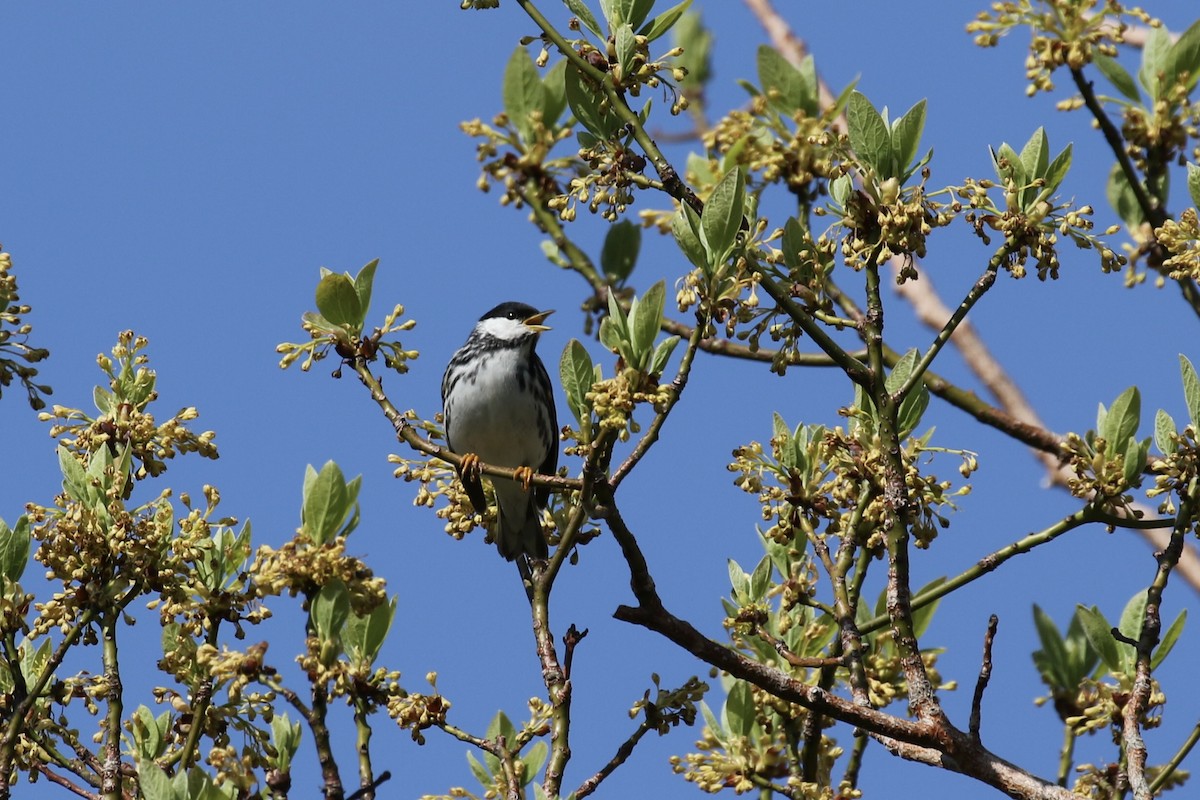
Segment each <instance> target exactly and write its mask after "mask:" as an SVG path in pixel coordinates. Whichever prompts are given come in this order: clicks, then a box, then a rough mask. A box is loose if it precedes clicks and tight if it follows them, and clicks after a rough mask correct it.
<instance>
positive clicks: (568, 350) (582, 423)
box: [558, 339, 595, 435]
mask: <svg viewBox="0 0 1200 800" xmlns="http://www.w3.org/2000/svg"><path fill="white" fill-rule="evenodd" d="M594 369H595V368H594V366H593V364H592V357H591V356H590V355H589V354H588V351H587V348H586V347H584V346H583V344H582V343H581V342H580V341H579V340H578V339H572V340H571V341H569V342H567V346H566V347H564V348H563V354H562V358H560V359H559V361H558V375H559V379H560V380H561V381H562V387H563V393H564V394H566V396H567V406H568V407H569V408H570V409H571V413H572V414H574V415H575V421H576V422H578V423H579V430H580V433H582V434H584V435H587V434H588V433H589V431H590V428H591V425H590V422H591V414H592V405H591V403H590V402H588V399H587V393H588V392H590V391H591V390H592V384H593V382H594V375H595V371H594Z"/></svg>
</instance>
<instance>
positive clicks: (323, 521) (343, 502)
mask: <svg viewBox="0 0 1200 800" xmlns="http://www.w3.org/2000/svg"><path fill="white" fill-rule="evenodd" d="M349 511H350V499H349V497H348V495H347V492H346V481H345V477H344V476H343V475H342V470H341V468H340V467H339V466H338V465H337V464H336V463H334V462H333V461H327V462H325V466H323V467H321V471H320V472H319V473H318V472H316V471H315V470H314V469H313V468H312V465H311V464H310V465H309V466H308V468H307V469H306V470H305V477H304V505H303V508H302V509H301V515H300V516H301V520H302V524H303V527H304V529H305V531H306V532H307V533H308V535H309V538H311V539H312V541H313V543H315V544H317V545H323V544H327V543H329V542H331V541H333V538H334V536H336V535H337V533H338V529H339V528H340V527H341V525H342V521H343V520H345V519H346V516H347V514H348V513H349Z"/></svg>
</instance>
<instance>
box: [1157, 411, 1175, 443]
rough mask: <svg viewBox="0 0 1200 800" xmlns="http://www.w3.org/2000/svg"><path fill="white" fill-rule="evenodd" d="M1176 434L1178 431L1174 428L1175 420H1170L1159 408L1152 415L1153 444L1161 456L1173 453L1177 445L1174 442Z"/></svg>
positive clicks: (1169, 416) (1168, 415)
mask: <svg viewBox="0 0 1200 800" xmlns="http://www.w3.org/2000/svg"><path fill="white" fill-rule="evenodd" d="M1177 434H1178V429H1177V428H1176V427H1175V420H1173V419H1171V415H1170V414H1168V413H1167V412H1166V411H1163V410H1162V409H1161V408H1160V409H1159V410H1158V412H1157V413H1155V415H1154V444H1155V446H1156V447H1158V452H1160V453H1162V454H1163V455H1169V454H1170V453H1174V452H1175V448H1176V447H1178V443H1177V442H1175V436H1176V435H1177Z"/></svg>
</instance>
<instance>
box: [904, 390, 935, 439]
mask: <svg viewBox="0 0 1200 800" xmlns="http://www.w3.org/2000/svg"><path fill="white" fill-rule="evenodd" d="M927 408H929V389H927V388H926V387H925V386H924V385H923V384H918V385H917V386H915V387H913V391H911V392H909V393H908V394H906V395H905V396H904V399H903V400H901V401H900V408H898V409H896V425H897V428H898V430H897V431H896V434H897V435H898V436H900V437H905V436H908V435H909V434H911V433H912V432H913V431H915V430H916V429H917V426H918V425H920V424H921V418H922V417H923V416H925V409H927Z"/></svg>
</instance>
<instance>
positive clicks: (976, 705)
mask: <svg viewBox="0 0 1200 800" xmlns="http://www.w3.org/2000/svg"><path fill="white" fill-rule="evenodd" d="M999 625H1000V618H999V617H997V616H996V615H995V614H992V615H991V616H990V617H988V626H987V633H986V634H984V637H983V663H981V664H980V665H979V678H978V679H977V680H976V681H975V696H974V697H972V698H971V720H970V723H969V728H968V730H969V731H970V734H971V738H972V739H974V740H975V742H976V743H980V739H979V727H980V725H981V724H982V720H983V712H982V707H983V692H984V690H986V689H987V685H988V681H989V680H991V678H992V642H993V641H995V639H996V628H997V627H998V626H999Z"/></svg>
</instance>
